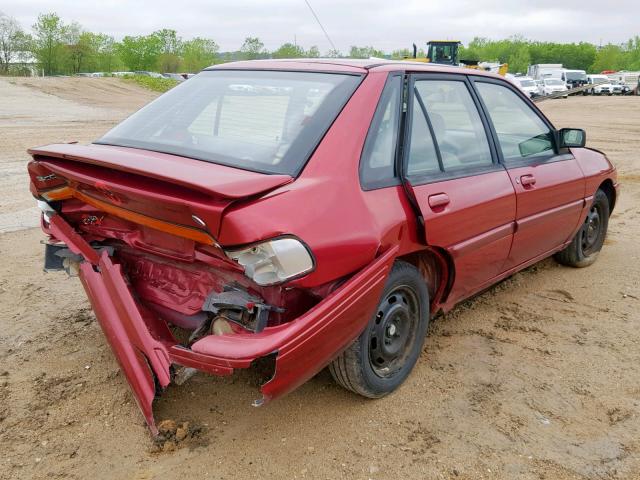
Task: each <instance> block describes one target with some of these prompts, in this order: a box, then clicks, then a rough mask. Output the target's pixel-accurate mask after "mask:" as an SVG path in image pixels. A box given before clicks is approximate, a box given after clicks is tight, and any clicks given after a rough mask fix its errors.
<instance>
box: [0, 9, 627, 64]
mask: <svg viewBox="0 0 640 480" xmlns="http://www.w3.org/2000/svg"><path fill="white" fill-rule="evenodd" d="M321 55H322V54H321V52H320V50H319V49H318V47H317V46H312V47H310V48H309V49H305V48H303V47H302V46H300V45H297V44H295V43H290V42H287V43H284V44H283V45H281V46H280V47H279V48H277V49H276V50H273V51H268V50H267V49H266V48H265V46H264V43H262V41H261V40H260V39H259V38H257V37H247V38H246V39H245V40H244V42H243V44H242V45H241V46H240V48H239V49H238V50H236V51H232V52H220V48H219V46H218V44H217V43H216V42H215V41H214V40H212V39H210V38H201V37H196V38H192V39H190V40H184V39H182V38H181V37H180V36H179V35H178V34H177V32H176V31H175V30H172V29H162V30H157V31H155V32H153V33H151V34H149V35H138V36H129V35H127V36H125V37H124V38H123V39H122V40H120V41H116V40H115V39H114V38H113V37H112V36H110V35H105V34H103V33H94V32H90V31H87V30H85V29H84V28H83V27H82V26H81V25H80V24H78V23H77V22H71V23H65V22H64V21H63V20H62V19H61V18H60V17H59V16H58V15H57V14H56V13H46V14H41V15H39V16H38V19H37V21H36V23H35V24H34V25H33V26H32V27H31V32H26V31H25V30H24V29H23V28H22V27H21V26H20V25H19V24H18V22H17V21H16V20H15V19H14V18H12V17H10V16H8V15H5V14H2V13H1V12H0V74H4V75H9V74H10V75H20V74H27V73H28V70H27V66H26V65H25V64H26V63H28V62H29V60H30V59H35V61H36V63H37V65H38V70H39V72H42V73H44V74H45V75H73V74H76V73H81V72H114V71H140V70H147V71H158V72H163V73H165V72H167V73H173V72H197V71H199V70H201V69H203V68H205V67H207V66H209V65H214V64H216V63H224V62H229V61H234V60H252V59H258V58H301V57H307V58H315V57H320V56H321ZM411 55H412V51H411V50H410V49H409V48H404V49H398V50H394V51H391V52H384V51H382V50H379V49H376V48H374V47H372V46H364V47H359V46H351V47H350V49H349V51H348V52H345V53H343V52H340V51H337V50H329V51H327V52H325V53H324V56H325V57H346V58H369V57H381V58H392V59H402V58H408V57H411ZM418 56H419V57H423V56H425V53H424V50H423V49H420V50H419V51H418ZM460 58H461V59H462V60H477V61H492V62H500V63H508V64H509V67H510V68H509V70H510V71H512V72H526V70H527V66H528V65H530V64H536V63H562V64H563V65H564V66H565V67H566V68H572V69H580V70H587V71H589V72H600V71H603V70H640V37H638V36H636V37H634V38H632V39H630V40H629V41H628V42H626V43H625V44H622V45H614V44H608V45H605V46H602V47H597V46H595V45H593V44H591V43H587V42H580V43H554V42H536V41H530V40H527V39H524V38H521V37H511V38H509V39H505V40H490V39H487V38H474V39H473V40H472V41H471V42H470V43H469V44H468V45H467V46H466V47H463V48H462V49H461V54H460Z"/></svg>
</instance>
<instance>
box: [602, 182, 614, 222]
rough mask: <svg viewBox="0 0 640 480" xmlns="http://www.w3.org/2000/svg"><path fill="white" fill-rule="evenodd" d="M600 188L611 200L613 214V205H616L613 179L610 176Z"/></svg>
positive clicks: (610, 208)
mask: <svg viewBox="0 0 640 480" xmlns="http://www.w3.org/2000/svg"><path fill="white" fill-rule="evenodd" d="M598 190H602V191H603V192H604V193H605V195H606V196H607V199H608V200H609V215H611V212H613V207H615V205H616V189H615V187H614V186H613V181H612V180H611V179H610V178H607V179H606V180H605V181H604V182H602V183H601V184H600V186H599V187H598Z"/></svg>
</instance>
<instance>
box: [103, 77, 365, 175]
mask: <svg viewBox="0 0 640 480" xmlns="http://www.w3.org/2000/svg"><path fill="white" fill-rule="evenodd" d="M360 79H361V76H360V75H345V74H333V73H316V72H283V71H247V70H234V71H231V70H226V71H224V70H218V71H207V72H202V73H200V74H198V75H196V76H195V77H193V78H191V79H189V80H188V81H186V82H184V83H182V84H180V85H178V86H177V87H174V88H173V89H172V90H170V91H169V92H167V93H166V94H164V95H162V96H161V97H159V98H158V99H157V100H155V101H153V102H152V103H150V104H149V105H147V106H146V107H144V108H143V109H142V110H140V111H138V112H137V113H135V114H134V115H132V116H131V117H129V118H128V119H126V120H125V121H124V122H122V123H121V124H120V125H118V126H117V127H115V128H114V129H112V130H111V131H109V132H108V133H107V134H106V135H105V136H104V137H102V138H101V139H99V140H98V141H96V142H95V143H98V144H106V145H119V146H124V147H134V148H143V149H146V150H153V151H156V152H164V153H171V154H176V155H181V156H185V157H191V158H195V159H199V160H205V161H208V162H213V163H219V164H222V165H228V166H231V167H237V168H242V169H246V170H253V171H257V172H264V173H278V174H287V175H294V176H295V175H297V174H298V173H299V172H300V170H302V168H303V167H304V164H305V163H306V161H307V159H308V157H309V156H310V155H311V153H312V152H313V150H314V149H315V148H316V146H317V144H318V142H319V141H320V139H321V138H322V137H323V135H324V134H325V133H326V131H327V129H328V128H329V126H330V125H331V123H332V122H333V121H334V119H335V118H336V116H337V115H338V113H339V112H340V110H341V109H342V107H343V106H344V105H345V103H346V102H347V100H348V99H349V97H350V96H351V94H352V93H353V92H354V91H355V89H356V88H357V86H358V84H359V82H360Z"/></svg>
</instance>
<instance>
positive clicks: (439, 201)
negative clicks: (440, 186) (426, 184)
mask: <svg viewBox="0 0 640 480" xmlns="http://www.w3.org/2000/svg"><path fill="white" fill-rule="evenodd" d="M449 202H450V200H449V195H447V194H446V193H436V194H435V195H429V206H430V207H431V208H438V207H444V206H445V205H449Z"/></svg>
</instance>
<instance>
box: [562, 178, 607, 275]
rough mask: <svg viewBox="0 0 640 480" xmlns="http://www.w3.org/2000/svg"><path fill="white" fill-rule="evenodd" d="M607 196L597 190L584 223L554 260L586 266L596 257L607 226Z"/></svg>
mask: <svg viewBox="0 0 640 480" xmlns="http://www.w3.org/2000/svg"><path fill="white" fill-rule="evenodd" d="M609 210H610V206H609V198H608V197H607V195H606V193H604V192H603V191H602V190H598V191H597V192H596V194H595V196H594V198H593V202H592V204H591V207H590V208H589V212H588V213H587V216H586V218H585V220H584V223H583V224H582V226H581V227H580V230H578V233H576V235H575V237H573V240H572V241H571V243H570V244H569V245H567V247H565V249H564V250H562V251H560V252H558V253H557V254H556V255H555V258H556V260H557V261H558V262H559V263H561V264H563V265H568V266H570V267H579V268H580V267H588V266H589V265H591V264H592V263H593V262H595V261H596V259H597V258H598V254H599V253H600V250H602V245H603V244H604V239H605V237H606V235H607V228H608V226H609V213H610V211H609Z"/></svg>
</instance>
